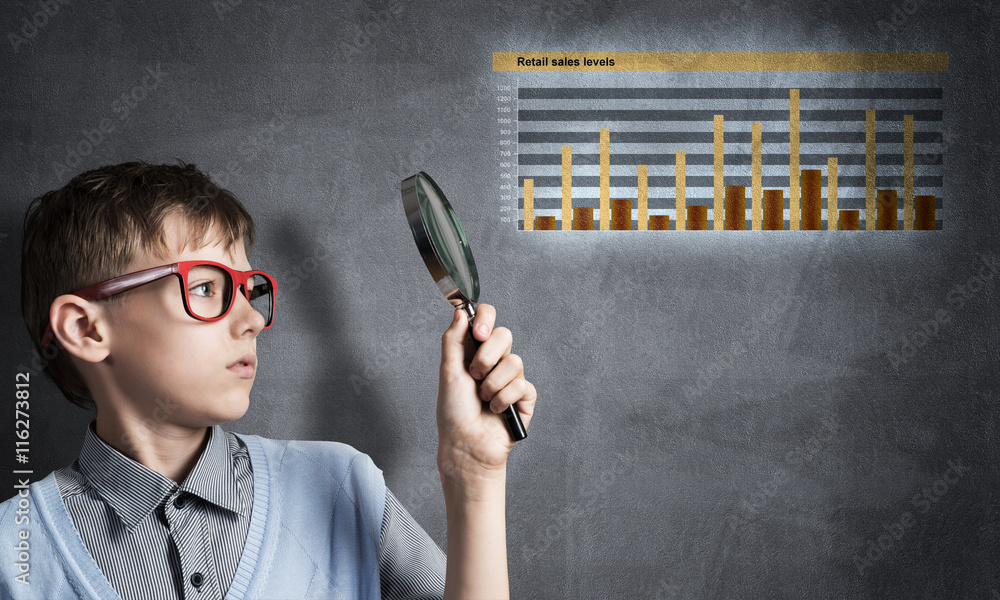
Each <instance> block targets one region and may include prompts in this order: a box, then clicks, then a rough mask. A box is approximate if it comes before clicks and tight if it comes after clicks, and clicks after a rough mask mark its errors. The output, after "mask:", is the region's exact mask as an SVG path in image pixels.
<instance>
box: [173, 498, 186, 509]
mask: <svg viewBox="0 0 1000 600" xmlns="http://www.w3.org/2000/svg"><path fill="white" fill-rule="evenodd" d="M174 507H175V508H184V496H177V497H176V498H174Z"/></svg>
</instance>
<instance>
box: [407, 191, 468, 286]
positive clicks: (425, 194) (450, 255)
mask: <svg viewBox="0 0 1000 600" xmlns="http://www.w3.org/2000/svg"><path fill="white" fill-rule="evenodd" d="M415 183H416V188H417V202H418V203H419V205H420V213H421V215H422V216H423V221H424V225H425V226H426V228H427V235H428V237H430V239H431V244H432V245H433V246H434V249H435V250H436V252H437V255H438V258H439V259H440V260H441V264H442V265H443V266H444V268H445V269H447V271H448V274H449V275H450V276H451V278H452V280H453V281H454V282H455V285H456V286H458V288H459V290H460V291H461V292H462V293H463V294H464V295H465V297H466V298H468V299H469V301H471V302H476V301H477V300H478V299H479V277H478V274H477V272H476V263H475V261H474V260H473V259H472V250H471V249H470V248H469V241H468V240H467V239H466V237H465V233H464V232H463V231H462V226H461V225H459V223H458V217H456V216H455V211H454V210H452V208H451V205H450V204H448V200H447V199H445V197H444V193H442V192H441V190H440V189H438V187H437V185H435V184H434V182H433V181H431V180H429V179H427V178H425V177H421V176H419V175H418V176H417V178H416V182H415Z"/></svg>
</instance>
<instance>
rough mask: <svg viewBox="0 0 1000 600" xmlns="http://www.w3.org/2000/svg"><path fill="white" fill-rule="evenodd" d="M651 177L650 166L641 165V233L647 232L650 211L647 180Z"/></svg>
mask: <svg viewBox="0 0 1000 600" xmlns="http://www.w3.org/2000/svg"><path fill="white" fill-rule="evenodd" d="M648 177H649V166H648V165H639V217H638V218H639V231H647V226H648V225H649V211H648V208H649V207H648V206H647V200H648V198H647V193H646V179H647V178H648Z"/></svg>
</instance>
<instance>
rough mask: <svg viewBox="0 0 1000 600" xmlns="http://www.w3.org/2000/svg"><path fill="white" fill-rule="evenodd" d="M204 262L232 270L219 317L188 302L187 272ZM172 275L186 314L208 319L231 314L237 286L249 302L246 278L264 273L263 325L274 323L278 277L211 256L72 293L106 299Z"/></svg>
mask: <svg viewBox="0 0 1000 600" xmlns="http://www.w3.org/2000/svg"><path fill="white" fill-rule="evenodd" d="M203 265H208V266H212V267H218V268H220V269H222V270H223V271H225V272H226V273H228V274H229V277H230V279H231V280H232V282H233V293H232V294H231V295H230V297H229V306H227V307H226V310H225V311H223V313H222V314H221V315H219V316H217V317H211V318H209V317H200V316H198V315H196V314H194V311H192V310H191V307H190V306H189V305H188V289H187V286H188V281H187V278H188V273H190V272H191V268H192V267H196V266H203ZM171 275H177V276H178V280H179V281H180V284H181V299H182V300H183V303H184V310H185V312H187V314H188V315H189V316H190V317H191V318H193V319H196V320H198V321H207V322H213V321H218V320H220V319H224V318H225V317H226V315H228V314H229V311H231V310H232V309H233V304H235V303H236V295H237V290H238V289H239V288H241V287H242V288H243V296H244V297H245V298H246V299H247V302H249V301H250V289H248V288H247V280H248V279H249V278H250V277H251V276H253V275H263V276H264V278H265V279H266V280H267V281H268V283H269V284H270V285H271V314H270V315H269V316H268V317H266V321H265V323H264V327H263V329H270V327H271V325H273V324H274V308H275V305H276V304H277V295H278V282H277V281H275V279H274V277H271V276H270V275H268V274H267V273H265V272H264V271H256V270H250V271H237V270H236V269H232V268H230V267H228V266H226V265H224V264H222V263H217V262H213V261H210V260H182V261H180V262H175V263H173V264H169V265H161V266H159V267H150V268H148V269H142V270H141V271H133V272H132V273H126V274H125V275H119V276H118V277H112V278H111V279H106V280H104V281H101V282H99V283H95V284H93V285H88V286H87V287H85V288H82V289H79V290H77V291H75V292H71V293H72V294H73V295H74V296H79V297H81V298H83V299H84V300H103V299H105V298H109V297H111V296H114V295H116V294H121V293H123V292H127V291H129V290H132V289H135V288H137V287H139V286H142V285H146V284H147V283H152V282H154V281H159V280H160V279H163V278H164V277H170V276H171ZM262 316H263V315H262ZM54 334H55V332H54V331H53V330H52V323H51V322H50V323H48V324H47V325H46V327H45V333H44V334H42V348H45V347H46V346H48V345H49V344H50V343H51V342H52V337H53V335H54Z"/></svg>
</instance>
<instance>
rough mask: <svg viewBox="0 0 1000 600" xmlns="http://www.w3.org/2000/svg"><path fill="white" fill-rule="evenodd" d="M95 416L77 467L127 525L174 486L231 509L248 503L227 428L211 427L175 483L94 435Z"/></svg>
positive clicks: (241, 511) (132, 525) (242, 509)
mask: <svg viewBox="0 0 1000 600" xmlns="http://www.w3.org/2000/svg"><path fill="white" fill-rule="evenodd" d="M96 423H97V422H96V421H92V422H91V423H90V426H89V427H87V433H86V437H85V438H84V441H83V449H82V450H81V451H80V458H79V466H80V473H81V474H82V475H83V477H84V479H85V480H86V481H87V482H88V483H89V484H90V485H91V486H93V488H94V489H95V490H96V491H97V493H98V494H99V495H100V496H101V498H103V499H104V501H105V502H107V503H108V505H109V506H110V507H111V509H112V510H114V512H115V514H117V515H118V518H120V519H121V520H122V522H123V523H124V524H125V527H126V528H127V529H128V531H131V530H132V529H134V528H135V526H136V525H138V524H139V522H140V521H142V520H143V519H144V518H146V516H147V515H149V513H151V512H152V511H153V510H154V509H156V507H157V506H159V505H160V503H162V502H163V501H164V500H165V499H166V498H167V497H169V496H170V495H171V494H172V493H173V492H174V490H176V489H178V488H180V489H181V490H183V491H186V492H189V493H191V494H194V495H196V496H198V497H200V498H202V499H203V500H206V501H208V502H211V503H212V504H215V505H217V506H219V507H221V508H225V509H227V510H229V511H232V512H235V513H239V514H241V515H246V514H247V511H248V507H246V506H244V505H243V503H242V502H241V501H240V498H239V494H238V493H237V489H236V473H235V470H234V468H233V457H232V453H231V452H230V449H229V443H228V441H227V439H226V432H225V431H223V430H222V428H221V427H220V426H218V425H215V426H213V427H211V428H210V429H209V439H208V444H207V445H206V446H205V450H204V451H203V452H202V453H201V456H200V457H199V458H198V462H197V463H195V466H194V468H193V469H191V472H190V473H189V474H188V476H187V479H185V480H184V482H183V483H182V484H181V485H180V486H178V485H177V484H176V483H175V482H174V481H173V480H171V479H170V478H168V477H165V476H164V475H161V474H160V473H157V472H156V471H154V470H152V469H150V468H149V467H146V466H145V465H142V464H140V463H138V462H136V461H134V460H132V459H131V458H128V457H127V456H125V455H124V454H122V453H121V452H119V451H118V450H115V449H114V448H112V447H111V446H109V445H108V444H107V443H106V442H105V441H104V440H102V439H101V438H100V437H98V436H97V431H96V429H95V426H96Z"/></svg>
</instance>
